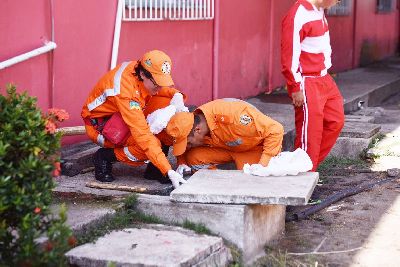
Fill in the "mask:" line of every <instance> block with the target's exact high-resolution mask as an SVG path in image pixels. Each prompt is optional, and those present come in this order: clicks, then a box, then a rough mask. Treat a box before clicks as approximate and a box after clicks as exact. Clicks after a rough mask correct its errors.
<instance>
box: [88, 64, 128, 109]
mask: <svg viewBox="0 0 400 267" xmlns="http://www.w3.org/2000/svg"><path fill="white" fill-rule="evenodd" d="M129 63H130V62H124V63H122V65H121V67H120V68H119V69H118V71H117V72H116V73H115V75H114V88H109V89H105V90H104V92H103V94H101V95H99V96H98V97H96V98H95V99H94V100H93V101H92V102H90V103H89V104H88V105H87V107H88V109H89V111H92V110H93V109H95V108H97V107H98V106H100V105H102V104H103V103H104V102H106V99H107V97H109V96H116V95H119V93H120V91H121V77H122V73H123V72H124V70H125V69H126V67H127V66H128V65H129Z"/></svg>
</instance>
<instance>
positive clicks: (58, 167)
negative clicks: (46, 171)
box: [53, 161, 61, 177]
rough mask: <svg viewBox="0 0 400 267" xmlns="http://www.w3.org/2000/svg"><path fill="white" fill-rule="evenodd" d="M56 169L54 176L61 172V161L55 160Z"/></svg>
mask: <svg viewBox="0 0 400 267" xmlns="http://www.w3.org/2000/svg"><path fill="white" fill-rule="evenodd" d="M54 167H55V169H54V171H53V177H58V176H60V174H61V164H60V162H58V161H57V162H54Z"/></svg>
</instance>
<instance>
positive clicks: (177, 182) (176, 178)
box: [168, 170, 187, 188]
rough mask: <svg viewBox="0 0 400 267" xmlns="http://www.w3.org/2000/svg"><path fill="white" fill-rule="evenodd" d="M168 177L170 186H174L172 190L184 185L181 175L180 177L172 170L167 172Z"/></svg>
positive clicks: (184, 181)
mask: <svg viewBox="0 0 400 267" xmlns="http://www.w3.org/2000/svg"><path fill="white" fill-rule="evenodd" d="M168 177H169V179H170V180H171V182H172V185H173V186H174V188H178V187H179V186H180V185H181V184H186V183H187V182H186V180H185V179H183V177H182V175H180V174H179V173H177V172H176V171H174V170H169V171H168Z"/></svg>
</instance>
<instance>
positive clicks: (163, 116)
mask: <svg viewBox="0 0 400 267" xmlns="http://www.w3.org/2000/svg"><path fill="white" fill-rule="evenodd" d="M175 112H176V107H175V106H173V105H169V106H166V107H165V108H160V109H157V110H155V111H153V112H152V113H151V114H149V115H148V116H147V118H146V120H147V123H148V124H149V127H150V132H152V133H153V134H158V133H160V132H161V131H162V130H163V129H164V128H165V127H167V124H168V122H169V120H170V119H171V117H172V116H174V114H175Z"/></svg>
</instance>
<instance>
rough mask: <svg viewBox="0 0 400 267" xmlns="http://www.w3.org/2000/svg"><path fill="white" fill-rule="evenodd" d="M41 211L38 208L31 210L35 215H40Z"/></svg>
mask: <svg viewBox="0 0 400 267" xmlns="http://www.w3.org/2000/svg"><path fill="white" fill-rule="evenodd" d="M41 211H42V210H41V209H40V208H39V207H36V208H35V209H34V210H33V212H34V213H36V214H38V213H40V212H41Z"/></svg>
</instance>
